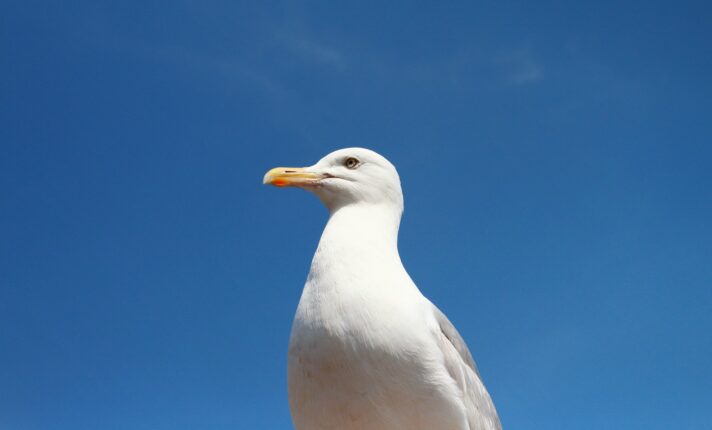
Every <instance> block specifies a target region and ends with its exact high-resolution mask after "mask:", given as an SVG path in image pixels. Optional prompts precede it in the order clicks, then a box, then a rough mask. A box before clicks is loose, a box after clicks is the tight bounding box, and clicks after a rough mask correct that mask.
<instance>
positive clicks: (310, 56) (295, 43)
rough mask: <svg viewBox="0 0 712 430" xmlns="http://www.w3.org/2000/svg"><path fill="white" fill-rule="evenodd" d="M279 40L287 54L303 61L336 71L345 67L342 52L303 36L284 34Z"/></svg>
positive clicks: (345, 62)
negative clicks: (289, 53)
mask: <svg viewBox="0 0 712 430" xmlns="http://www.w3.org/2000/svg"><path fill="white" fill-rule="evenodd" d="M279 39H280V40H281V41H282V43H283V45H284V46H285V47H286V48H287V50H288V51H289V52H291V53H292V54H295V55H297V56H298V57H300V58H301V59H303V60H307V61H312V62H315V63H319V64H323V65H326V66H330V67H333V68H336V69H343V68H345V67H346V64H347V59H346V55H344V53H343V52H341V51H338V50H336V49H335V48H333V47H330V46H326V45H324V44H323V43H321V42H318V41H316V40H314V39H311V38H309V37H307V36H306V35H304V34H289V35H287V34H285V35H281V36H279Z"/></svg>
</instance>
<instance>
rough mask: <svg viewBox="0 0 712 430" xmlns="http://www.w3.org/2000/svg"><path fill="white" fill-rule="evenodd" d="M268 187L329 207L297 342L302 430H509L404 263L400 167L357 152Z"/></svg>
mask: <svg viewBox="0 0 712 430" xmlns="http://www.w3.org/2000/svg"><path fill="white" fill-rule="evenodd" d="M263 182H264V183H265V184H271V185H275V186H277V187H299V188H303V189H305V190H308V191H311V192H313V193H314V194H316V195H317V196H318V197H319V199H320V200H321V201H322V202H323V203H324V205H325V206H326V207H327V209H328V210H329V220H328V222H327V224H326V227H325V228H324V232H323V233H322V235H321V240H320V241H319V245H318V247H317V250H316V253H315V254H314V258H313V260H312V263H311V269H310V271H309V275H308V277H307V280H306V283H305V285H304V290H303V291H302V296H301V299H300V300H299V305H298V307H297V311H296V315H295V317H294V322H293V324H292V332H291V335H290V340H289V352H288V360H287V361H288V392H289V406H290V410H291V414H292V421H293V422H294V427H295V429H296V430H501V428H502V427H501V424H500V421H499V418H498V416H497V411H496V410H495V407H494V404H493V403H492V399H491V398H490V395H489V394H488V392H487V390H486V389H485V386H484V384H483V383H482V378H481V377H480V373H479V371H478V369H477V366H476V365H475V362H474V361H473V359H472V355H471V354H470V351H469V349H468V348H467V345H466V344H465V341H464V340H463V339H462V337H461V336H460V334H459V333H458V332H457V330H456V329H455V327H454V326H453V325H452V323H451V322H450V321H449V320H448V319H447V317H446V316H445V314H443V313H442V312H441V311H440V310H439V309H438V308H437V307H436V306H435V305H433V304H432V303H431V302H430V300H428V299H427V298H426V297H425V296H423V294H422V293H421V292H420V290H419V289H418V287H417V286H416V285H415V283H414V282H413V280H412V279H411V278H410V276H409V275H408V272H406V270H405V268H404V267H403V263H402V262H401V259H400V255H399V253H398V229H399V225H400V219H401V215H402V213H403V193H402V191H401V186H400V178H399V176H398V172H397V171H396V169H395V167H394V166H393V165H392V164H391V163H390V162H389V161H388V160H386V159H385V158H384V157H383V156H381V155H379V154H377V153H376V152H373V151H371V150H368V149H364V148H346V149H341V150H338V151H335V152H332V153H331V154H329V155H327V156H325V157H324V158H322V159H321V160H319V161H318V162H317V163H316V164H314V165H313V166H311V167H305V168H288V167H277V168H274V169H272V170H270V171H268V172H267V174H266V175H265V177H264V180H263Z"/></svg>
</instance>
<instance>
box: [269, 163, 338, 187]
mask: <svg viewBox="0 0 712 430" xmlns="http://www.w3.org/2000/svg"><path fill="white" fill-rule="evenodd" d="M323 178H324V175H321V174H319V173H314V172H310V171H308V170H307V168H305V167H275V168H274V169H272V170H270V171H269V172H267V174H266V175H265V177H264V179H263V180H262V183H263V184H269V185H274V186H276V187H299V186H303V185H309V184H313V183H314V182H316V181H318V180H320V179H323Z"/></svg>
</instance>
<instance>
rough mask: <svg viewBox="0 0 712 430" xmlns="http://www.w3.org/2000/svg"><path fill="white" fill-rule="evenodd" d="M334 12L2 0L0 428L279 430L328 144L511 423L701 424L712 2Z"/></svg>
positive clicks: (709, 232) (322, 216)
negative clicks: (282, 168)
mask: <svg viewBox="0 0 712 430" xmlns="http://www.w3.org/2000/svg"><path fill="white" fill-rule="evenodd" d="M258 3H259V4H258ZM351 3H352V4H349V5H344V4H340V5H336V4H335V3H334V2H229V1H217V2H202V3H201V2H191V1H174V2H156V1H142V2H97V1H85V0H80V1H76V2H20V1H5V2H3V3H2V5H1V6H0V11H2V13H0V55H2V57H1V58H2V64H3V66H2V69H1V70H2V71H1V72H0V73H1V74H0V76H1V77H2V79H1V80H0V100H2V103H0V148H1V156H0V237H1V238H2V240H0V429H3V430H44V429H72V430H75V429H97V428H100V429H107V430H109V429H132V430H142V429H146V430H149V429H151V430H155V429H159V430H160V429H171V430H180V429H216V430H220V429H235V428H240V429H289V428H291V424H290V419H289V411H288V406H287V396H286V382H285V376H286V369H285V366H286V347H287V341H288V336H289V329H290V324H291V319H292V315H293V312H294V310H295V308H296V305H297V301H298V299H299V295H300V292H301V287H302V284H303V281H304V279H305V276H306V274H307V270H308V265H309V262H310V259H311V255H312V253H313V251H314V249H315V246H316V243H317V241H318V238H319V234H320V232H321V229H322V227H323V225H324V223H325V221H326V217H327V213H326V211H325V210H324V209H323V208H322V207H321V205H320V204H319V202H318V201H317V199H315V198H314V197H313V196H310V195H308V194H307V193H304V192H300V191H299V190H277V189H273V188H268V187H263V186H262V185H261V179H262V175H263V174H264V172H265V171H266V170H267V169H268V168H270V167H273V166H276V165H309V164H311V163H313V162H314V161H316V160H317V159H319V158H320V157H321V156H323V155H325V154H326V153H328V152H330V151H332V150H334V149H338V148H341V147H347V146H365V147H369V148H372V149H375V150H376V151H378V152H380V153H382V154H384V155H385V156H386V157H388V158H389V159H390V160H391V161H392V162H393V163H394V164H395V165H396V166H397V167H398V168H399V171H400V174H401V178H402V181H403V188H404V192H405V199H406V211H405V215H404V219H403V223H402V226H401V241H400V248H401V255H402V257H403V260H404V262H405V264H406V267H407V268H408V270H409V272H410V274H411V276H412V277H413V278H414V280H415V281H416V283H417V284H418V285H419V286H420V288H421V289H422V290H423V292H424V293H425V294H426V295H427V296H429V297H430V298H431V299H432V300H433V301H434V302H435V303H437V304H438V305H439V306H440V307H441V308H442V309H443V310H444V311H445V312H446V313H447V314H448V316H449V317H450V319H451V320H452V321H453V322H454V323H455V324H456V326H457V327H458V328H459V330H460V332H461V333H462V335H463V337H464V338H465V339H466V341H467V342H468V344H469V345H470V348H471V349H472V351H473V354H474V356H475V358H476V360H477V361H478V363H479V366H480V369H481V372H482V374H483V376H484V378H485V382H486V384H487V386H488V388H489V390H490V392H491V393H492V396H493V397H494V400H495V403H496V405H497V408H498V410H499V413H500V416H501V419H502V422H503V424H504V426H505V428H508V429H515V428H518V429H542V428H546V429H567V430H568V429H572V428H575V429H579V430H584V429H600V428H608V429H646V430H654V429H670V428H675V429H700V428H707V426H709V422H710V421H711V420H712V410H711V409H710V408H709V405H710V404H712V373H711V372H710V362H712V336H710V332H712V223H711V222H710V220H711V219H712V173H711V169H710V164H711V162H712V103H711V102H710V100H712V80H710V76H712V58H711V57H712V56H711V55H710V49H709V43H710V40H712V30H710V28H711V27H710V25H709V23H710V22H711V19H712V7H710V4H709V2H702V1H700V2H689V1H681V2H659V1H652V2H651V1H646V2H643V1H623V2H620V1H616V2H614V1H601V2H595V3H592V2H587V3H585V2H556V1H541V2H528V3H527V2H521V1H506V0H505V1H497V2H480V3H475V2H392V3H389V4H387V5H384V4H382V2H351ZM356 3H357V4H356Z"/></svg>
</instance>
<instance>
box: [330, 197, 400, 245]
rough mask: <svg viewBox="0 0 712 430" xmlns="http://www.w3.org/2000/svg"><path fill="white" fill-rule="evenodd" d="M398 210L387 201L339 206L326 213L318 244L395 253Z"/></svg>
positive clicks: (398, 220) (398, 218)
mask: <svg viewBox="0 0 712 430" xmlns="http://www.w3.org/2000/svg"><path fill="white" fill-rule="evenodd" d="M400 218H401V212H400V210H397V209H396V208H393V207H390V206H388V205H376V204H361V205H349V206H343V207H341V208H339V209H337V210H335V211H333V212H331V214H330V216H329V222H328V223H327V224H326V227H325V228H324V233H323V234H322V237H321V241H320V242H319V247H320V248H322V247H329V248H336V249H334V250H343V251H355V252H358V251H366V252H369V253H371V254H373V255H381V256H384V255H385V254H392V255H395V256H398V228H399V225H400Z"/></svg>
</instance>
